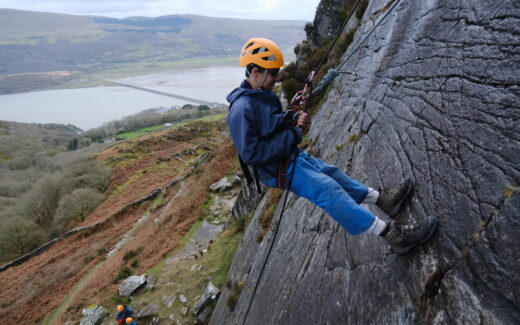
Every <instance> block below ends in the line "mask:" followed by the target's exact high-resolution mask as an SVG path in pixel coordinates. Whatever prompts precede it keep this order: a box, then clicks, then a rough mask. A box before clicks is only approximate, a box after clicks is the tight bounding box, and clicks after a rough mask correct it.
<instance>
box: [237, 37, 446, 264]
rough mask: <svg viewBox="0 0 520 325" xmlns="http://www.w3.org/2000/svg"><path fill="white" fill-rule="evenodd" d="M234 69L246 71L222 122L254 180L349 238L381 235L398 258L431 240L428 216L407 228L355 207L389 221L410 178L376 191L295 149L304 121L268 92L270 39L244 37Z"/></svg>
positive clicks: (279, 63) (433, 224) (278, 61)
mask: <svg viewBox="0 0 520 325" xmlns="http://www.w3.org/2000/svg"><path fill="white" fill-rule="evenodd" d="M240 65H241V66H243V67H245V68H246V71H245V74H246V79H245V80H244V81H243V82H242V84H241V85H240V87H239V88H236V89H235V90H233V91H232V92H231V93H230V94H229V95H228V97H227V100H228V101H229V103H230V111H229V114H228V117H227V123H228V127H229V130H230V133H231V138H232V140H233V142H234V144H235V147H236V148H237V150H238V154H239V156H240V158H241V160H242V162H243V163H245V164H247V165H250V166H252V167H253V169H254V171H255V174H256V173H257V177H258V179H259V180H260V182H262V183H263V184H265V185H266V186H268V187H278V188H282V189H285V188H289V190H291V191H292V192H293V193H294V194H296V195H299V196H302V197H305V198H307V199H308V200H309V201H311V202H312V203H314V204H316V205H317V206H319V207H321V208H322V209H323V210H325V212H327V213H328V214H329V215H330V216H331V217H332V218H334V220H336V221H337V222H338V223H339V224H340V225H341V227H343V229H345V230H346V231H347V232H348V233H349V234H351V235H360V234H363V233H370V234H374V235H377V236H381V237H382V238H383V239H385V240H386V241H387V242H388V244H390V246H391V248H392V250H393V251H394V252H395V253H397V254H400V255H403V254H406V253H407V252H409V251H410V250H411V249H412V248H413V247H415V246H417V245H420V244H422V243H424V242H426V241H427V240H428V239H430V238H431V237H432V235H433V234H434V232H435V230H436V228H437V224H438V222H437V220H436V219H435V218H434V217H427V218H425V219H424V220H422V221H420V222H418V223H413V224H400V223H397V222H394V221H391V222H389V223H386V222H384V221H383V220H381V219H379V218H378V217H377V216H375V215H374V214H373V213H371V212H370V211H368V210H367V209H365V208H364V207H362V206H361V205H360V204H361V203H368V204H376V205H377V206H378V207H379V208H380V209H381V210H383V212H385V213H386V214H387V215H388V216H389V217H390V218H393V217H394V216H395V215H397V213H398V212H399V210H400V208H401V206H402V204H403V202H404V201H405V200H406V199H407V197H408V196H409V195H410V193H411V192H412V188H413V181H412V179H411V178H407V179H405V181H404V182H403V183H402V184H401V185H400V186H399V187H398V188H396V189H392V190H382V191H381V192H378V191H376V190H374V189H372V188H370V187H367V186H366V185H364V184H362V183H361V182H359V181H357V180H355V179H353V178H351V177H349V176H348V175H347V174H346V173H345V172H344V171H343V170H341V169H340V168H338V167H336V166H333V165H330V164H327V163H325V162H323V161H322V160H320V159H318V158H315V157H313V156H311V155H310V154H308V153H307V152H305V151H302V150H300V149H298V148H297V144H298V143H300V142H301V141H302V129H303V128H304V127H305V125H306V124H307V119H308V117H307V114H306V113H304V112H294V111H292V110H288V111H283V109H282V105H281V103H280V100H279V99H278V97H277V96H276V94H275V93H274V92H273V91H272V89H273V86H274V84H275V83H276V82H277V81H278V76H279V71H280V68H282V67H283V66H284V59H283V54H282V51H281V50H280V48H279V47H278V46H277V45H276V44H275V43H274V42H273V41H270V40H268V39H265V38H252V39H250V40H249V41H248V42H247V43H246V44H245V45H244V47H243V49H242V52H241V54H240Z"/></svg>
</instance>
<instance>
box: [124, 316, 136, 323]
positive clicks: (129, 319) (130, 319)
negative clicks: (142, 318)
mask: <svg viewBox="0 0 520 325" xmlns="http://www.w3.org/2000/svg"><path fill="white" fill-rule="evenodd" d="M133 321H134V320H133V319H132V317H128V318H127V319H126V323H127V324H131V323H132V322H133Z"/></svg>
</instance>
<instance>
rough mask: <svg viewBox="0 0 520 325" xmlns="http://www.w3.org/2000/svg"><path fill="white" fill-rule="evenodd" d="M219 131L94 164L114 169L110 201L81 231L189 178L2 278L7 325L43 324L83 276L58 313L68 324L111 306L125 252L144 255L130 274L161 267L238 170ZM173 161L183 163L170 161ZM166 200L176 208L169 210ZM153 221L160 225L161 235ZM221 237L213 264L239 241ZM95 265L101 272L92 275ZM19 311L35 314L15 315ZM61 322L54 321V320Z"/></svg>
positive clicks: (169, 133) (166, 135)
mask: <svg viewBox="0 0 520 325" xmlns="http://www.w3.org/2000/svg"><path fill="white" fill-rule="evenodd" d="M222 130H224V126H223V122H197V123H191V124H190V123H188V124H186V125H184V126H179V127H176V128H174V129H171V130H164V131H160V132H157V133H154V134H152V135H148V136H144V137H142V138H139V139H136V140H131V141H126V142H123V143H118V144H116V145H114V146H112V147H110V148H108V149H106V150H105V151H103V152H102V153H100V154H99V155H98V159H100V160H102V161H106V163H108V164H110V165H111V166H112V167H113V179H112V185H111V187H110V188H109V192H108V197H107V200H106V201H105V202H104V203H102V204H101V205H100V206H99V207H98V208H97V209H96V210H95V211H94V212H93V213H92V214H91V215H90V216H89V217H87V219H86V221H85V223H84V225H87V224H92V223H95V222H99V221H102V220H104V219H106V218H107V216H110V215H113V214H114V213H115V212H117V211H120V210H121V209H122V208H123V207H124V206H125V205H127V204H128V203H130V202H132V201H134V200H136V199H139V198H142V197H144V196H146V195H148V194H149V193H151V192H153V191H154V190H155V189H156V188H158V187H162V186H165V185H167V184H169V183H170V182H171V181H172V180H173V179H175V178H176V177H179V176H183V175H184V176H185V177H187V178H186V180H185V181H184V184H183V185H176V186H174V187H173V188H171V189H170V190H169V191H167V192H165V193H163V197H162V199H161V201H162V202H159V201H156V202H155V204H153V202H147V203H144V204H143V205H142V206H141V207H136V208H133V209H130V210H125V211H124V212H122V213H121V214H120V215H118V216H117V217H114V219H113V221H112V222H111V223H108V224H107V227H106V228H103V229H100V230H98V231H96V232H94V233H90V234H85V235H76V236H72V237H69V238H67V239H65V240H63V241H62V242H60V243H58V244H56V245H55V246H53V247H52V248H51V249H50V250H49V251H48V252H46V253H44V254H42V255H40V256H38V257H35V258H33V259H32V260H30V261H28V262H26V263H24V264H23V265H21V266H18V267H15V268H12V269H9V270H7V271H6V272H4V273H2V276H1V277H0V286H1V287H2V288H3V289H2V291H1V292H0V301H2V304H1V305H0V318H1V319H3V321H4V322H6V323H7V324H14V323H20V322H21V320H22V317H23V323H36V322H40V321H42V320H43V318H44V316H45V315H47V314H49V313H50V312H51V311H52V310H53V309H54V308H55V307H56V306H58V304H59V303H60V302H61V301H62V300H63V299H64V298H65V297H66V296H67V293H69V292H70V290H71V288H73V287H74V286H75V285H76V284H77V283H79V282H80V281H81V279H83V278H84V277H85V276H87V274H88V281H86V282H85V283H84V286H82V287H81V288H79V289H78V292H74V294H73V295H71V296H70V297H68V298H67V299H68V300H67V301H68V302H69V303H67V305H68V307H67V308H64V309H63V310H65V311H67V313H66V315H67V317H71V318H72V319H77V318H79V317H80V312H81V308H83V307H85V306H86V305H89V304H91V303H106V302H107V301H114V300H113V298H115V297H116V296H117V285H116V284H113V283H112V282H111V281H112V279H113V277H114V275H115V274H116V273H117V271H118V270H119V268H120V266H121V265H122V264H123V261H122V258H123V255H124V254H125V253H126V252H127V251H128V250H130V249H136V248H138V247H140V246H144V247H145V249H144V251H143V252H142V253H141V255H140V256H139V265H138V266H136V267H134V268H132V273H134V274H142V273H144V272H146V270H149V269H150V268H151V267H153V266H155V265H157V264H158V263H160V262H161V261H162V260H163V258H164V256H166V254H168V252H170V251H171V250H172V249H174V248H175V247H177V246H178V244H179V242H180V240H181V239H182V238H183V237H184V235H185V234H186V233H187V232H188V231H189V230H190V229H191V228H192V226H193V225H194V224H195V222H196V221H197V220H198V219H199V218H200V217H202V216H204V214H205V211H204V209H203V208H202V207H203V206H204V204H205V203H207V202H208V200H209V198H210V196H209V194H208V192H207V189H208V187H209V185H210V184H212V183H213V182H215V181H216V180H218V179H219V178H221V177H222V176H224V175H226V174H227V173H228V172H229V171H230V170H231V169H232V168H235V167H236V164H235V155H234V149H233V146H232V144H231V143H230V142H229V140H224V138H223V136H222ZM199 145H203V146H199ZM208 146H209V147H212V148H214V150H212V151H209V152H208V151H207V149H204V148H203V147H208ZM193 150H195V151H193ZM178 154H180V155H181V156H180V157H182V161H183V162H181V161H180V160H177V159H174V157H175V156H177V155H178ZM204 157H207V158H206V160H201V159H203V158H204ZM174 198H175V199H174ZM171 200H173V201H172V202H174V203H175V204H167V203H168V202H170V201H171ZM146 214H149V218H148V219H147V220H148V221H147V222H143V223H142V224H141V225H139V226H138V227H137V229H136V230H133V231H135V235H134V237H133V239H132V241H131V242H129V244H127V245H126V246H125V248H124V249H123V250H121V251H120V252H118V253H117V254H115V255H114V256H113V257H111V258H110V259H108V260H106V261H104V262H103V257H104V254H105V253H106V251H107V250H110V249H111V248H112V247H113V246H114V245H115V244H116V242H117V241H118V240H119V239H120V238H121V235H122V234H124V233H126V232H128V231H130V230H131V229H133V228H134V222H135V221H136V220H138V219H139V218H141V217H142V216H143V215H146ZM154 220H159V224H160V226H159V227H158V224H157V223H156V222H155V221H154ZM223 236H224V237H225V238H224V241H223V242H222V243H223V244H222V245H224V246H223V247H225V248H223V249H222V250H221V253H218V254H217V255H216V256H218V257H217V258H216V260H218V261H228V262H229V260H230V257H229V256H228V255H226V256H227V257H223V256H224V255H225V254H230V253H229V252H230V251H232V249H231V248H230V247H231V246H233V245H235V244H232V243H236V242H237V239H236V237H233V235H230V234H228V235H223ZM226 238H227V239H226ZM229 245H231V246H229ZM226 247H227V248H226ZM214 251H215V252H218V251H219V249H217V248H216V247H215V250H214ZM104 252H105V253H104ZM222 254H224V255H222ZM209 256H211V255H209ZM228 262H226V263H228ZM99 263H103V265H102V266H101V267H99V268H97V269H96V270H95V271H94V272H92V273H90V274H89V271H90V270H91V269H92V268H93V267H94V266H95V265H97V264H99ZM226 267H227V266H225V265H224V266H223V267H217V269H219V270H221V271H217V273H222V270H223V269H225V268H226ZM214 276H215V277H216V278H218V277H219V276H218V275H216V274H215V275H214ZM220 278H222V276H220ZM218 281H219V283H220V282H222V280H218ZM20 310H23V311H27V310H32V312H31V313H18V312H16V311H20ZM60 316H61V315H57V317H58V318H57V319H59V317H60ZM62 321H63V319H62V320H60V322H62Z"/></svg>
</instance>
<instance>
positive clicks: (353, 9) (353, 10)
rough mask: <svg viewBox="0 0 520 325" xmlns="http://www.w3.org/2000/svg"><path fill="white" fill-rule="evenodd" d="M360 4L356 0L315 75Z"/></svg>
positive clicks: (359, 0) (358, 0)
mask: <svg viewBox="0 0 520 325" xmlns="http://www.w3.org/2000/svg"><path fill="white" fill-rule="evenodd" d="M360 2H361V0H357V1H356V4H355V5H354V7H353V8H352V10H351V11H350V14H349V15H348V17H347V19H345V22H344V23H343V26H341V28H340V29H339V30H338V32H337V33H336V38H335V39H334V41H333V42H332V44H331V45H330V47H329V49H328V50H327V53H325V55H324V56H323V57H322V58H321V60H320V63H319V64H318V68H316V70H315V71H316V73H318V72H319V71H320V69H321V66H322V65H323V63H325V60H326V59H327V57H328V56H329V54H330V51H332V48H333V47H334V45H336V42H337V41H338V39H339V37H340V36H341V33H343V30H344V29H345V27H346V26H347V24H348V22H349V21H350V18H351V17H352V15H353V14H354V13H355V12H356V9H357V6H358V5H359V3H360Z"/></svg>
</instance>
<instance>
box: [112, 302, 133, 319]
mask: <svg viewBox="0 0 520 325" xmlns="http://www.w3.org/2000/svg"><path fill="white" fill-rule="evenodd" d="M133 316H134V311H133V310H132V308H130V307H129V306H127V305H123V311H122V312H119V313H117V315H116V319H127V318H128V317H133Z"/></svg>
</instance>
